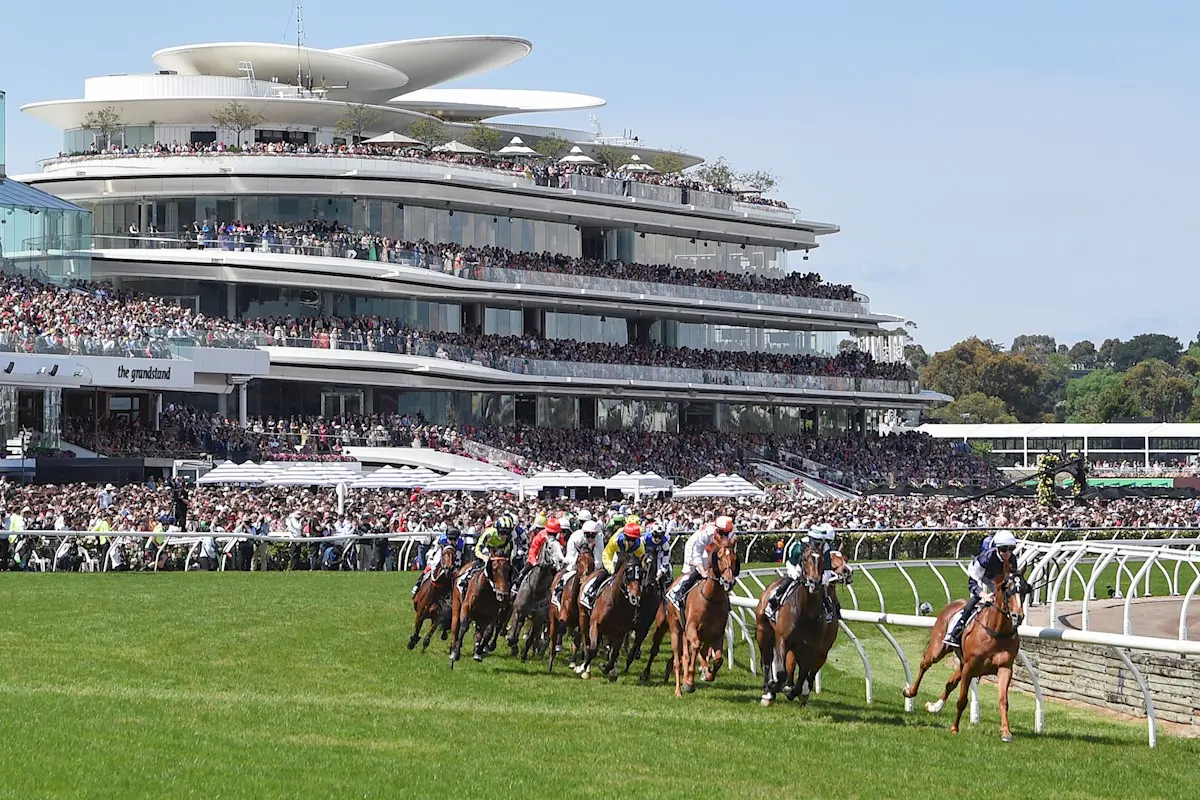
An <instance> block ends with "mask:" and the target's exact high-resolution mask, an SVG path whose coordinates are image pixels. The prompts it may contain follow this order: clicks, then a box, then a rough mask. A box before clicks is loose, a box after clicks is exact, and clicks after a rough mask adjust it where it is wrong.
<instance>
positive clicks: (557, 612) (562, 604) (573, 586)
mask: <svg viewBox="0 0 1200 800" xmlns="http://www.w3.org/2000/svg"><path fill="white" fill-rule="evenodd" d="M595 571H596V556H595V554H593V552H592V550H591V548H585V549H584V550H582V551H580V553H579V557H578V558H577V559H576V560H575V572H574V574H571V575H570V576H569V577H568V573H567V571H566V570H563V571H562V572H560V573H558V574H557V575H555V576H554V580H553V581H551V582H550V596H551V597H553V596H554V593H555V592H557V591H559V585H560V584H561V585H562V589H561V592H562V596H561V598H560V599H559V604H558V605H557V606H555V605H554V604H553V603H551V604H550V645H549V647H550V666H549V669H548V671H549V672H553V671H554V659H555V656H556V655H557V654H558V648H559V646H560V645H561V644H562V640H563V636H564V635H565V634H567V633H573V634H574V637H573V640H572V645H571V661H570V666H571V667H574V666H575V659H576V657H577V656H578V655H579V640H580V635H581V634H582V629H581V628H580V627H579V620H580V614H579V589H580V587H581V586H582V585H583V578H584V576H585V575H591V574H592V573H593V572H595Z"/></svg>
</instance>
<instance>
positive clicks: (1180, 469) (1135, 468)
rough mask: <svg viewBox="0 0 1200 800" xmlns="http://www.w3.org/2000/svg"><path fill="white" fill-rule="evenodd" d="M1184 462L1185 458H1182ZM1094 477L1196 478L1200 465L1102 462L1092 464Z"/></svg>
mask: <svg viewBox="0 0 1200 800" xmlns="http://www.w3.org/2000/svg"><path fill="white" fill-rule="evenodd" d="M1179 460H1180V461H1181V462H1182V461H1184V458H1183V457H1182V456H1181V457H1179ZM1090 474H1091V475H1092V476H1094V477H1097V478H1195V477H1197V476H1200V465H1196V464H1187V463H1177V464H1151V465H1150V466H1146V465H1145V464H1134V463H1132V462H1122V463H1113V462H1108V461H1102V462H1097V463H1094V464H1092V468H1091V473H1090Z"/></svg>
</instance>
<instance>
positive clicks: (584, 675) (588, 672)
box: [579, 669, 592, 681]
mask: <svg viewBox="0 0 1200 800" xmlns="http://www.w3.org/2000/svg"><path fill="white" fill-rule="evenodd" d="M579 677H581V678H583V679H584V680H585V681H586V680H588V679H589V678H591V677H592V671H591V670H590V669H585V670H584V671H583V672H581V673H579Z"/></svg>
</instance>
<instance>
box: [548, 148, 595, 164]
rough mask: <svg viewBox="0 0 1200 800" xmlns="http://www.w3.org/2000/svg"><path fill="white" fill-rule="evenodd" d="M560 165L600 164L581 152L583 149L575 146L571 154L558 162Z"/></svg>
mask: <svg viewBox="0 0 1200 800" xmlns="http://www.w3.org/2000/svg"><path fill="white" fill-rule="evenodd" d="M558 163H560V164H599V163H600V162H599V161H597V160H596V159H594V158H592V157H591V156H589V155H588V154H587V153H585V152H583V148H581V147H580V146H579V145H575V146H574V147H572V148H571V152H569V153H567V154H566V155H565V156H563V157H562V158H560V159H559V160H558Z"/></svg>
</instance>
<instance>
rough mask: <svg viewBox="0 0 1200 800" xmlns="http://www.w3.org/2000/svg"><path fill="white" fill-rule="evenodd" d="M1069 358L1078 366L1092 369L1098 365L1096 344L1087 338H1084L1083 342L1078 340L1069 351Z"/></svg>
mask: <svg viewBox="0 0 1200 800" xmlns="http://www.w3.org/2000/svg"><path fill="white" fill-rule="evenodd" d="M1067 358H1068V359H1069V360H1070V362H1071V363H1072V364H1074V365H1076V366H1079V367H1082V368H1083V369H1091V368H1092V367H1094V366H1096V345H1094V344H1092V343H1091V342H1089V341H1088V340H1087V339H1084V340H1083V341H1082V342H1076V343H1075V344H1073V345H1071V349H1070V350H1068V351H1067Z"/></svg>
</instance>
